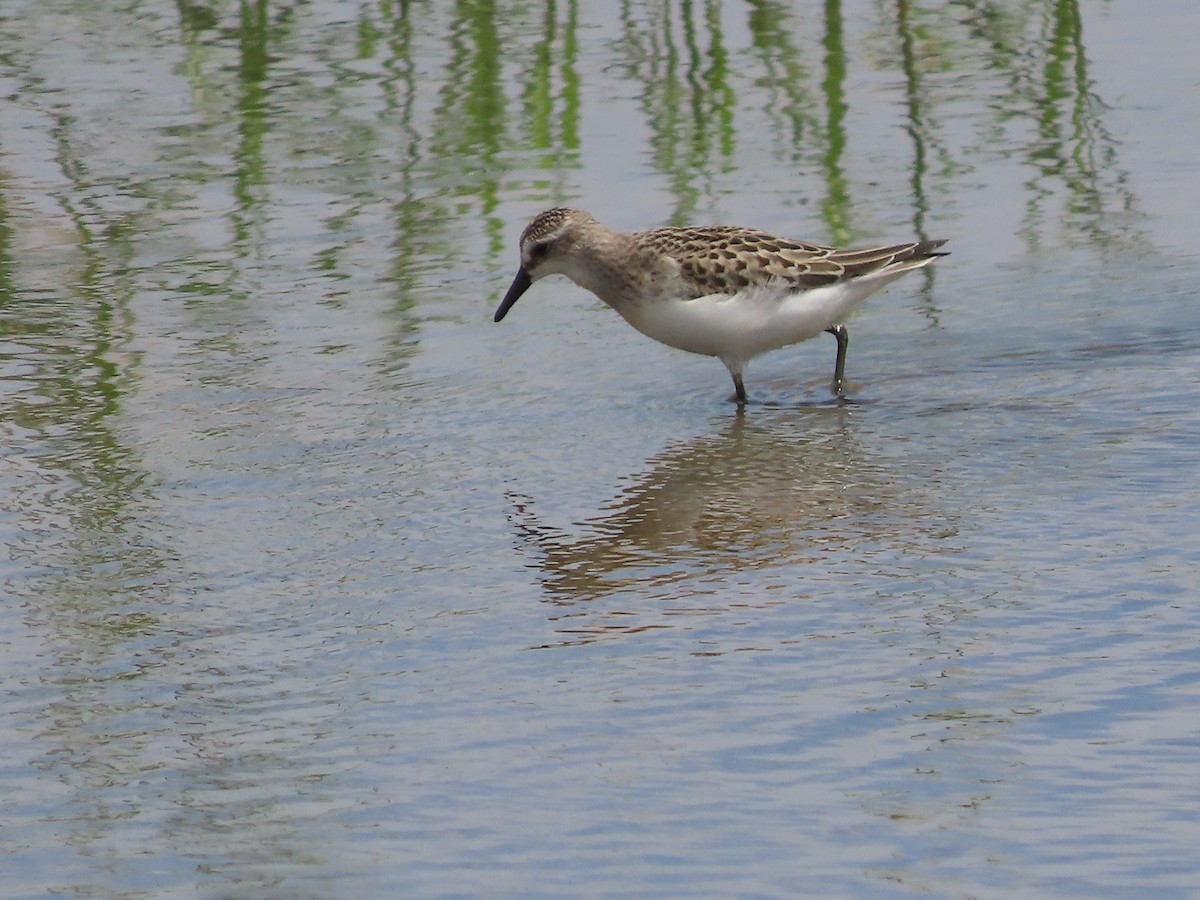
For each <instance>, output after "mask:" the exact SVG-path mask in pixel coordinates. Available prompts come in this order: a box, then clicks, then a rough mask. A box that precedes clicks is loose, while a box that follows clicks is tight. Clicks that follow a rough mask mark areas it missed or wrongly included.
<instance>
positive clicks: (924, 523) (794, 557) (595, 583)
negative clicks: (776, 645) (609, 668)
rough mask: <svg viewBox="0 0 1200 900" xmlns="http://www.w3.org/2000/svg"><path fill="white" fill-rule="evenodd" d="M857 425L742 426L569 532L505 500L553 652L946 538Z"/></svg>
mask: <svg viewBox="0 0 1200 900" xmlns="http://www.w3.org/2000/svg"><path fill="white" fill-rule="evenodd" d="M851 415H852V414H850V413H847V411H846V410H845V409H839V408H836V407H816V408H812V409H806V410H800V411H790V412H787V413H782V412H781V413H780V414H779V415H778V416H774V417H771V418H767V417H766V416H754V417H748V416H746V417H743V416H738V417H736V418H734V419H732V420H731V421H729V422H728V424H726V425H724V426H723V427H722V428H721V429H720V430H719V431H718V432H716V433H714V434H710V435H707V436H705V437H700V438H697V439H695V440H693V441H690V442H687V443H684V444H680V445H678V446H674V447H671V448H669V449H667V450H666V451H664V452H663V453H662V454H661V455H660V456H658V457H655V458H654V459H652V460H650V461H649V462H648V463H647V465H646V471H645V474H644V475H642V476H641V477H640V478H638V479H637V481H636V482H634V483H633V484H631V485H629V486H628V487H626V488H624V489H622V490H621V491H620V492H619V493H618V494H617V495H616V496H615V497H614V498H613V500H612V501H611V502H610V503H609V504H608V505H607V506H606V508H605V509H604V510H603V511H602V512H601V513H600V514H599V515H597V516H595V517H594V518H590V519H587V520H585V521H583V522H580V523H578V529H577V530H572V531H570V532H567V531H563V530H561V529H557V528H554V527H551V526H549V525H547V524H545V523H544V522H542V521H541V520H540V518H539V515H538V510H537V505H538V501H536V500H533V499H530V498H527V497H519V496H515V495H514V496H512V497H511V499H512V502H513V509H514V512H513V515H512V521H513V524H514V527H515V529H516V532H517V536H518V538H519V542H520V544H521V546H522V547H523V548H524V550H525V551H526V552H528V553H530V554H532V555H533V556H534V557H535V558H536V559H537V569H538V572H539V574H540V579H541V583H542V586H543V589H544V591H545V600H546V602H547V603H548V604H550V605H551V606H552V607H553V609H554V611H553V612H552V613H551V616H550V618H551V621H552V622H553V623H554V626H555V630H556V631H557V632H558V633H559V634H561V635H562V636H563V637H562V641H561V642H562V643H587V642H590V641H594V640H599V639H601V638H605V637H614V636H619V635H622V634H629V633H633V632H638V631H643V630H647V629H650V628H666V627H671V625H672V624H673V623H675V622H677V621H678V618H677V617H678V616H681V615H687V614H689V613H690V614H698V615H702V614H711V613H712V612H714V611H722V610H728V609H730V608H733V607H735V606H736V607H739V608H742V607H746V606H749V605H754V602H755V601H754V600H753V599H752V598H753V597H754V596H755V595H754V592H752V591H751V592H745V591H738V590H736V589H731V588H730V587H729V586H730V585H736V584H737V583H739V582H740V581H742V580H743V579H744V578H745V577H747V576H752V577H753V578H755V579H761V578H763V577H764V575H765V573H776V574H778V575H779V576H780V577H781V578H784V579H785V580H786V581H788V582H789V583H794V581H795V578H796V573H798V572H802V571H803V570H804V568H805V567H806V566H820V567H827V566H829V565H830V563H831V561H833V560H836V559H838V558H839V555H840V554H843V553H854V554H858V553H861V552H862V551H863V549H864V547H870V546H880V547H887V548H891V549H914V548H916V547H918V546H921V547H924V542H925V541H926V540H927V539H928V535H929V533H930V532H931V521H932V520H939V522H940V527H939V528H938V529H933V530H937V531H940V532H941V533H942V534H943V535H944V534H946V533H948V531H947V529H949V531H953V529H954V524H953V523H949V525H947V522H946V521H944V520H945V518H946V513H945V511H944V510H941V509H939V507H938V505H937V503H936V499H935V498H934V497H933V496H932V495H927V494H926V493H925V492H923V491H922V490H921V488H920V484H919V483H914V482H912V481H910V480H908V479H904V478H899V479H898V478H896V477H895V476H894V473H893V472H891V471H889V468H888V464H887V462H886V461H885V460H882V459H878V458H873V456H872V454H871V452H870V451H869V450H868V449H866V448H864V447H863V446H862V445H861V444H860V443H859V442H858V440H857V439H856V438H855V436H854V427H853V422H852V421H851V418H850V417H851ZM926 549H927V548H926ZM799 591H800V589H799V588H797V589H796V590H793V591H789V592H786V593H776V594H774V595H773V600H772V602H777V601H778V600H779V599H780V598H781V597H783V598H786V599H794V598H795V597H796V595H797V593H798V592H799ZM601 601H602V602H601ZM763 602H765V600H764V601H763Z"/></svg>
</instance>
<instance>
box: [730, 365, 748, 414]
mask: <svg viewBox="0 0 1200 900" xmlns="http://www.w3.org/2000/svg"><path fill="white" fill-rule="evenodd" d="M733 390H734V392H735V393H736V394H737V402H738V406H745V405H746V386H745V385H744V384H742V373H741V372H734V373H733Z"/></svg>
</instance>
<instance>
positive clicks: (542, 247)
mask: <svg viewBox="0 0 1200 900" xmlns="http://www.w3.org/2000/svg"><path fill="white" fill-rule="evenodd" d="M549 252H550V244H549V243H547V242H546V241H542V242H541V243H537V244H534V245H533V246H532V247H530V248H529V261H530V262H541V261H542V260H543V259H545V258H546V254H547V253H549Z"/></svg>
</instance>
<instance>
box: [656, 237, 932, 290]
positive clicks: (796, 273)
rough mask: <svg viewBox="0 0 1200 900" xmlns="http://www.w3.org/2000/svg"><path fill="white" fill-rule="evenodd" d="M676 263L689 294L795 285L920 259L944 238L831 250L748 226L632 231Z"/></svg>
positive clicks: (814, 283)
mask: <svg viewBox="0 0 1200 900" xmlns="http://www.w3.org/2000/svg"><path fill="white" fill-rule="evenodd" d="M634 237H635V238H636V239H637V240H638V242H639V243H640V244H641V245H642V246H644V247H646V248H647V249H650V250H652V251H654V252H657V253H661V254H662V255H664V256H669V257H671V258H672V259H674V260H675V261H676V262H678V263H679V267H680V273H681V274H682V275H683V277H684V279H685V280H686V281H687V282H688V283H689V284H690V285H691V293H692V296H693V297H703V296H706V295H708V294H732V293H736V292H737V291H740V290H743V289H745V288H747V287H750V286H752V285H765V284H768V283H770V282H773V281H776V280H779V281H783V282H786V283H789V284H793V285H795V286H796V287H797V288H799V289H801V290H806V289H810V288H816V287H821V286H823V285H827V284H833V283H835V282H838V281H842V280H844V279H847V278H859V277H861V276H863V275H867V274H870V273H871V272H875V271H878V270H880V269H884V268H889V267H893V266H894V267H896V268H897V269H899V270H900V271H903V270H906V269H909V268H915V267H917V266H919V265H923V264H924V261H925V260H927V259H928V258H929V257H931V256H939V255H941V254H938V253H935V252H934V251H935V250H936V248H937V247H940V246H941V245H942V244H943V243H945V241H914V242H912V243H909V244H899V245H896V246H893V247H880V248H878V249H874V250H835V249H833V248H832V247H823V246H821V245H820V244H810V243H807V242H804V241H791V240H787V239H786V238H781V237H776V236H775V235H773V234H768V233H767V232H764V231H754V230H752V229H749V228H734V227H723V226H709V227H699V228H659V229H655V230H653V231H643V232H639V233H638V234H636V235H634Z"/></svg>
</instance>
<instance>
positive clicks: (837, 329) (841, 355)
mask: <svg viewBox="0 0 1200 900" xmlns="http://www.w3.org/2000/svg"><path fill="white" fill-rule="evenodd" d="M825 330H826V331H828V332H829V333H830V334H832V335H833V336H834V337H835V338H837V345H838V348H837V361H836V362H835V363H834V364H833V384H831V385H830V386H829V389H830V390H831V391H833V393H834V396H836V397H841V396H842V382H843V381H844V380H845V378H846V348H848V347H849V346H850V332H848V331H847V330H846V326H845V325H831V326H830V327H829V328H826V329H825Z"/></svg>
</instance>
